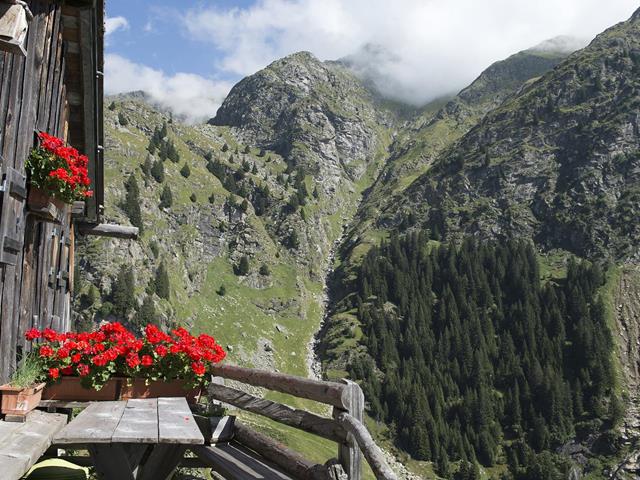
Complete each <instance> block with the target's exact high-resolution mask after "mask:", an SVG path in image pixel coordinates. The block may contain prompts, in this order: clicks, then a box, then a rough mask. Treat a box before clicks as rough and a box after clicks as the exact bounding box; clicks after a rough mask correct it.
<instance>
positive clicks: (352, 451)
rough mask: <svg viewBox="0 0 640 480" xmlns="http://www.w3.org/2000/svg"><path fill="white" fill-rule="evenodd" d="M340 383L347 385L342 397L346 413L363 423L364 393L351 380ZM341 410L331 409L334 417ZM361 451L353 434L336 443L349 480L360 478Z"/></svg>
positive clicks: (358, 479)
mask: <svg viewBox="0 0 640 480" xmlns="http://www.w3.org/2000/svg"><path fill="white" fill-rule="evenodd" d="M341 383H344V384H345V385H346V386H347V389H348V390H347V395H346V396H345V397H344V398H345V399H346V400H347V401H346V402H345V403H346V404H347V405H346V406H347V407H348V408H349V409H348V410H347V413H349V415H351V416H352V417H353V418H355V419H356V420H358V421H359V422H361V423H363V424H364V418H363V417H364V394H363V393H362V389H361V388H360V385H358V384H357V383H355V382H352V381H351V380H347V379H342V380H341ZM341 412H343V410H340V409H339V408H337V407H334V409H333V416H334V418H335V417H337V416H338V415H339V414H340V413H341ZM362 460H363V457H362V452H361V451H360V447H358V443H357V442H356V440H355V438H354V437H353V435H351V434H348V435H347V441H346V443H342V444H339V445H338V461H339V462H340V464H341V465H342V468H344V471H345V472H346V474H347V476H348V478H349V480H361V479H362Z"/></svg>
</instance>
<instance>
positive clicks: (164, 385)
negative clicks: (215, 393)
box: [120, 378, 202, 403]
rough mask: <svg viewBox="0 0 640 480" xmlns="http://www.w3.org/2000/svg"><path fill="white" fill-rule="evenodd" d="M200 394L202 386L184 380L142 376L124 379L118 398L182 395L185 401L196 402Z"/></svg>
mask: <svg viewBox="0 0 640 480" xmlns="http://www.w3.org/2000/svg"><path fill="white" fill-rule="evenodd" d="M201 395H202V387H196V388H193V387H189V386H187V382H186V381H185V380H171V381H163V380H152V381H147V380H146V379H144V378H128V379H124V382H123V386H122V390H121V392H120V399H121V400H129V399H131V398H158V397H184V398H186V399H187V403H198V400H200V396H201Z"/></svg>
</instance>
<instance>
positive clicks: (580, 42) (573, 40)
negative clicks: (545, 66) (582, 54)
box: [528, 35, 589, 54]
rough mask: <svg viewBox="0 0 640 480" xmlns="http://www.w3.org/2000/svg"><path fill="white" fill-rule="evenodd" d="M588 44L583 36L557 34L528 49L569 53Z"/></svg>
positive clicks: (539, 51)
mask: <svg viewBox="0 0 640 480" xmlns="http://www.w3.org/2000/svg"><path fill="white" fill-rule="evenodd" d="M588 44H589V40H587V39H584V38H578V37H572V36H570V35H558V36H557V37H553V38H549V39H547V40H545V41H543V42H541V43H539V44H538V45H536V46H535V47H533V48H530V49H529V50H528V51H530V52H536V53H544V52H546V53H564V54H570V53H573V52H575V51H576V50H580V49H581V48H584V47H586V46H587V45H588Z"/></svg>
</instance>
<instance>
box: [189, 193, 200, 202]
mask: <svg viewBox="0 0 640 480" xmlns="http://www.w3.org/2000/svg"><path fill="white" fill-rule="evenodd" d="M189 200H191V202H192V203H196V202H197V201H198V196H197V195H196V194H195V192H193V193H192V194H191V195H190V196H189Z"/></svg>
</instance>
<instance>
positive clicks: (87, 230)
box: [77, 223, 139, 240]
mask: <svg viewBox="0 0 640 480" xmlns="http://www.w3.org/2000/svg"><path fill="white" fill-rule="evenodd" d="M77 226H78V233H79V234H80V235H94V236H98V237H113V238H124V239H131V240H136V239H137V238H138V233H139V230H138V228H137V227H126V226H123V225H109V224H106V223H101V224H99V225H92V224H88V223H78V224H77Z"/></svg>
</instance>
